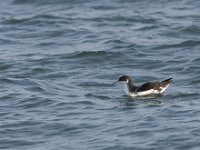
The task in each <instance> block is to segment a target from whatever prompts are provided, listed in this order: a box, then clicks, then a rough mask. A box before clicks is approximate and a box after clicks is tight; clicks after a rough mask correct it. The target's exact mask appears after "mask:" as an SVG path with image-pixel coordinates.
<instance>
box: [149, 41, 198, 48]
mask: <svg viewBox="0 0 200 150" xmlns="http://www.w3.org/2000/svg"><path fill="white" fill-rule="evenodd" d="M198 45H200V41H196V40H186V41H183V42H180V43H175V44H163V45H159V46H156V47H153V48H152V49H168V48H177V47H194V46H198Z"/></svg>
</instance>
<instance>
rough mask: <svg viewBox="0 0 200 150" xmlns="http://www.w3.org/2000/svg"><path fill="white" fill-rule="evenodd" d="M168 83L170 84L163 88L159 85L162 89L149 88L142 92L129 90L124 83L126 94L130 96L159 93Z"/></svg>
mask: <svg viewBox="0 0 200 150" xmlns="http://www.w3.org/2000/svg"><path fill="white" fill-rule="evenodd" d="M169 85H170V84H168V85H167V86H166V87H164V88H162V87H161V89H162V90H161V91H160V92H159V91H158V90H154V89H150V90H147V91H143V92H129V88H128V85H127V84H126V83H124V86H125V92H126V94H127V95H129V96H131V97H137V96H147V95H151V94H161V93H163V92H164V91H165V90H166V89H167V88H168V87H169Z"/></svg>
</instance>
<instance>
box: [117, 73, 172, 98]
mask: <svg viewBox="0 0 200 150" xmlns="http://www.w3.org/2000/svg"><path fill="white" fill-rule="evenodd" d="M117 82H122V83H123V84H124V86H125V92H126V94H127V95H129V96H131V97H137V96H146V95H152V94H162V93H163V92H164V91H165V90H166V89H167V88H168V87H169V85H170V83H171V82H172V78H169V79H166V80H164V81H161V82H158V81H155V82H147V83H144V84H142V85H141V86H135V85H134V84H133V82H132V80H131V78H130V77H129V76H127V75H123V76H121V77H120V78H119V80H118V81H116V82H114V83H113V84H116V83H117Z"/></svg>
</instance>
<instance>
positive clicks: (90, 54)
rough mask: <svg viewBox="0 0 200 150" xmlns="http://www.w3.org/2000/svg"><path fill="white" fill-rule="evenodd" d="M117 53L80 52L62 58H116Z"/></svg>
mask: <svg viewBox="0 0 200 150" xmlns="http://www.w3.org/2000/svg"><path fill="white" fill-rule="evenodd" d="M116 55H117V53H116V52H108V51H100V50H97V51H79V52H74V53H70V54H67V55H65V56H61V57H62V58H68V59H74V58H83V57H102V56H116Z"/></svg>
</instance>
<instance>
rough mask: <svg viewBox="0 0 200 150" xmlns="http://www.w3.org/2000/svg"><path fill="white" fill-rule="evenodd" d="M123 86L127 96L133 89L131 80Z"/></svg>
mask: <svg viewBox="0 0 200 150" xmlns="http://www.w3.org/2000/svg"><path fill="white" fill-rule="evenodd" d="M124 86H125V92H126V94H129V93H130V92H132V90H133V89H134V85H133V82H132V80H131V79H129V80H128V82H125V83H124Z"/></svg>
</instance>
